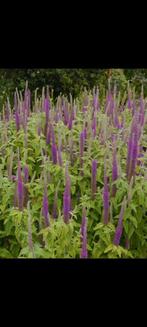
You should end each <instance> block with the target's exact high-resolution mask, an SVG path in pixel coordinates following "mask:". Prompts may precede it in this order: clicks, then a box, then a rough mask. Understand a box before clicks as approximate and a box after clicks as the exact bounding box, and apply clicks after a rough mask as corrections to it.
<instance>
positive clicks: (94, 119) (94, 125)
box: [92, 113, 97, 137]
mask: <svg viewBox="0 0 147 327" xmlns="http://www.w3.org/2000/svg"><path fill="white" fill-rule="evenodd" d="M96 125H97V122H96V114H95V113H94V117H93V121H92V130H93V136H94V137H95V136H96Z"/></svg>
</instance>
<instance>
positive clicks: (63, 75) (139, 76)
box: [0, 68, 147, 106]
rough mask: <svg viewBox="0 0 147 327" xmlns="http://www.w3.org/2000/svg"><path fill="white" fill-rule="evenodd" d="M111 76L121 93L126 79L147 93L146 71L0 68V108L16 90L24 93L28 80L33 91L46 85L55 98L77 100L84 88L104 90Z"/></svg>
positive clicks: (137, 90) (138, 89)
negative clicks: (75, 98)
mask: <svg viewBox="0 0 147 327" xmlns="http://www.w3.org/2000/svg"><path fill="white" fill-rule="evenodd" d="M109 76H111V79H112V83H113V82H115V83H116V84H117V85H118V86H119V87H120V88H121V91H123V90H124V88H125V87H126V85H127V80H131V84H133V86H135V88H136V92H140V89H141V84H142V83H143V84H144V90H145V95H146V94H147V83H146V81H147V80H146V79H147V69H63V68H62V69H0V106H2V104H3V103H4V101H5V99H6V97H7V96H9V98H10V99H11V100H12V99H13V93H14V91H15V88H16V87H17V88H19V89H20V90H23V89H24V86H25V81H26V80H28V82H29V88H30V90H31V91H34V90H35V89H36V88H38V89H39V90H40V92H41V88H42V87H43V86H45V85H49V87H50V88H53V89H54V96H55V97H56V96H57V95H58V94H59V93H64V94H65V95H68V94H69V93H72V95H73V96H74V97H76V96H78V95H79V93H80V91H81V89H83V88H84V87H86V88H87V89H89V88H92V87H93V86H95V85H99V87H100V89H101V88H103V87H105V86H106V85H107V80H108V77H109Z"/></svg>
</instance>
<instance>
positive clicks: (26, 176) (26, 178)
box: [24, 165, 29, 183]
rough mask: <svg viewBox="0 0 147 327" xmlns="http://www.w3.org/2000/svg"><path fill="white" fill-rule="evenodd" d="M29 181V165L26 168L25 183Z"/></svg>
mask: <svg viewBox="0 0 147 327" xmlns="http://www.w3.org/2000/svg"><path fill="white" fill-rule="evenodd" d="M28 180H29V168H28V166H27V165H25V166H24V182H25V183H28Z"/></svg>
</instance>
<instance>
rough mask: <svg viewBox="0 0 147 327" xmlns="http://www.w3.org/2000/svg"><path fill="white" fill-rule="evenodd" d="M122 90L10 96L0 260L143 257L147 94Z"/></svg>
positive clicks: (4, 119) (4, 129) (5, 114)
mask: <svg viewBox="0 0 147 327" xmlns="http://www.w3.org/2000/svg"><path fill="white" fill-rule="evenodd" d="M126 91H127V92H126V93H125V94H124V95H121V96H120V92H119V90H117V88H116V87H112V86H111V85H110V83H109V84H108V90H106V93H105V96H104V95H101V93H100V92H99V89H98V87H97V88H94V89H93V90H92V91H87V90H84V91H83V92H82V93H81V96H80V97H79V98H78V99H73V98H72V96H71V95H70V96H69V99H68V98H66V97H65V96H61V95H60V96H58V98H57V99H56V100H53V98H52V95H51V94H50V92H49V88H47V89H46V88H43V89H42V95H41V96H38V95H37V90H36V91H35V97H34V95H33V94H31V92H30V90H29V88H28V84H27V83H26V88H25V90H24V92H23V93H22V92H19V91H18V90H17V89H16V92H15V94H14V103H13V104H10V102H9V99H7V102H6V104H5V106H4V107H3V110H2V111H1V116H0V258H146V257H147V201H146V199H147V152H146V148H147V116H146V99H145V98H144V94H143V88H142V91H141V95H140V98H139V99H136V97H135V91H132V90H131V88H130V86H129V84H128V90H126Z"/></svg>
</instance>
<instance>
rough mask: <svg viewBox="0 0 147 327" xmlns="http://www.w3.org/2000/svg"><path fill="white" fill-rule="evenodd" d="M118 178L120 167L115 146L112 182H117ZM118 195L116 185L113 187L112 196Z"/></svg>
mask: <svg viewBox="0 0 147 327" xmlns="http://www.w3.org/2000/svg"><path fill="white" fill-rule="evenodd" d="M117 178H118V167H117V158H116V145H115V144H114V148H113V161H112V182H115V181H116V180H117ZM115 194H116V185H113V186H112V196H115Z"/></svg>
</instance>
